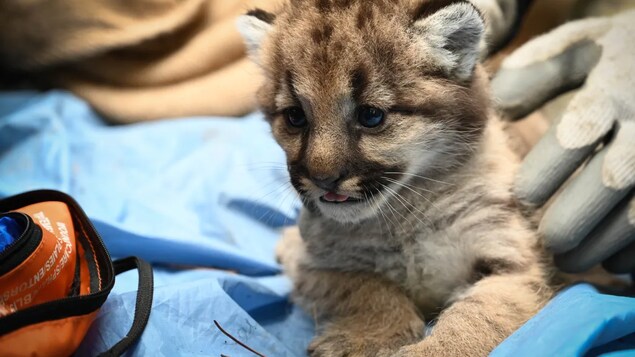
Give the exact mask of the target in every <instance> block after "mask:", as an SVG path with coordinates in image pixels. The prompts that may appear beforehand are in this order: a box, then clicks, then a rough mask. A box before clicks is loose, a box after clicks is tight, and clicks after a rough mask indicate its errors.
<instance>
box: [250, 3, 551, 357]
mask: <svg viewBox="0 0 635 357" xmlns="http://www.w3.org/2000/svg"><path fill="white" fill-rule="evenodd" d="M256 14H257V16H255V15H254V16H245V17H243V18H242V19H241V20H240V27H241V31H242V33H243V34H244V35H245V37H247V43H250V44H251V49H250V52H251V55H252V57H253V58H254V59H255V60H256V61H258V63H260V65H261V67H262V69H263V71H264V72H265V74H266V77H267V80H266V82H265V84H264V85H263V87H262V88H261V90H260V91H259V93H258V99H259V103H260V105H261V108H262V110H263V112H264V113H265V115H266V117H267V119H268V121H269V122H270V123H271V126H272V131H273V135H274V137H275V138H276V140H277V141H278V143H279V144H280V145H281V146H282V148H283V149H284V150H285V152H286V154H287V160H288V167H289V173H290V176H291V183H292V184H293V185H294V187H295V188H296V189H297V191H298V192H299V194H300V195H301V197H302V199H303V202H304V203H305V209H304V210H303V211H302V213H301V216H300V220H299V230H295V231H291V233H290V234H287V235H286V236H285V238H284V239H283V241H282V243H281V244H282V245H281V246H280V250H279V256H280V258H281V260H282V263H283V265H284V266H285V269H286V271H287V272H288V273H289V274H290V275H291V277H292V279H293V280H294V283H295V293H294V298H295V300H296V302H298V303H299V304H300V305H302V306H304V307H305V309H306V310H307V311H309V312H310V313H312V314H313V315H314V316H315V318H316V319H317V321H318V323H319V326H320V333H319V335H318V337H317V338H316V340H314V342H313V343H312V344H311V346H310V348H309V352H310V354H311V355H312V356H344V355H346V356H374V355H392V354H393V353H397V355H399V356H420V355H443V356H466V355H467V356H475V355H486V354H487V353H488V352H489V351H491V350H492V349H493V348H494V347H495V346H496V344H498V343H500V342H501V341H502V340H503V339H504V338H505V337H507V336H508V335H509V334H511V332H512V331H513V330H514V329H516V328H517V327H518V326H520V324H521V323H523V322H524V321H526V320H527V319H528V318H529V317H531V316H532V315H533V314H534V313H535V312H536V311H537V310H538V309H539V308H540V307H541V306H542V304H543V303H544V302H545V301H546V299H548V298H549V296H550V294H551V289H550V288H549V286H548V284H547V283H546V280H545V272H544V269H543V268H542V265H541V263H540V261H541V259H540V257H541V249H540V248H539V244H538V239H537V236H536V235H535V233H534V232H533V231H531V230H530V229H528V228H527V226H526V223H525V222H524V220H523V219H522V216H521V215H520V213H519V212H518V210H517V209H516V207H515V205H514V199H513V197H512V195H511V193H510V192H511V191H510V187H511V184H512V179H513V176H514V171H515V167H516V166H517V158H516V157H515V156H514V155H513V154H512V152H511V151H510V149H509V148H508V147H507V143H506V140H507V139H506V137H505V135H504V134H503V130H502V126H501V124H500V123H499V122H498V120H497V118H495V116H494V115H493V113H492V111H491V109H490V100H489V95H488V93H487V86H488V84H487V78H486V76H485V74H484V73H483V71H482V70H481V69H480V68H479V66H478V65H477V63H476V59H477V58H478V55H479V52H478V49H479V43H480V41H481V36H482V33H483V28H484V24H483V20H482V18H481V16H480V14H479V12H478V11H477V10H476V9H475V8H474V7H473V6H472V5H471V4H470V3H469V2H466V1H450V0H447V1H446V0H444V1H441V0H435V1H425V0H399V1H388V0H384V1H381V0H377V1H362V0H348V1H345V0H339V1H338V0H291V1H290V2H288V3H287V4H286V5H285V6H284V7H283V8H282V9H281V11H280V12H279V13H278V14H276V15H273V14H266V15H263V14H262V13H260V12H256ZM250 36H251V37H250ZM367 106H371V107H373V108H378V109H380V110H381V111H383V112H385V113H386V114H385V120H384V122H383V124H381V125H380V126H378V127H376V128H366V127H363V126H360V124H359V122H358V115H359V113H360V110H361V109H360V108H364V107H367ZM289 108H301V110H302V111H303V112H304V113H305V114H306V120H307V124H306V126H304V127H294V126H293V125H290V124H289V121H288V117H287V115H286V113H288V110H289ZM329 177H336V178H338V179H337V180H336V181H333V182H334V183H332V185H331V186H330V187H333V188H332V190H333V191H334V192H335V191H336V192H337V193H338V194H341V195H346V196H349V197H351V198H354V199H356V200H358V201H356V202H345V203H341V204H334V203H328V202H324V201H323V200H321V197H323V196H324V195H325V193H326V192H328V190H326V189H324V185H323V184H322V183H323V182H324V180H325V178H329ZM321 182H322V183H321ZM329 190H331V188H329ZM300 236H301V238H300ZM439 312H441V314H440V316H439V319H438V321H437V323H436V327H435V328H434V331H433V332H432V334H431V335H430V336H428V337H426V338H425V339H423V329H422V326H423V319H424V317H425V316H435V315H437V314H438V313H439ZM427 353H430V354H427Z"/></svg>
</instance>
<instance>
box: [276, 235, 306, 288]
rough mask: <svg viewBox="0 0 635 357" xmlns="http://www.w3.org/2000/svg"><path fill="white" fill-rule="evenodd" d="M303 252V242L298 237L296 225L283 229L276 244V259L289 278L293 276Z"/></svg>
mask: <svg viewBox="0 0 635 357" xmlns="http://www.w3.org/2000/svg"><path fill="white" fill-rule="evenodd" d="M304 254H305V250H304V242H303V241H302V237H300V230H299V229H298V227H290V228H286V229H284V231H283V232H282V237H281V238H280V240H279V241H278V244H277V245H276V260H277V261H278V263H280V264H281V265H282V268H283V270H284V272H285V273H286V274H287V275H288V276H289V277H291V279H294V278H295V276H296V272H297V267H298V264H299V262H300V261H301V260H302V258H303V256H304Z"/></svg>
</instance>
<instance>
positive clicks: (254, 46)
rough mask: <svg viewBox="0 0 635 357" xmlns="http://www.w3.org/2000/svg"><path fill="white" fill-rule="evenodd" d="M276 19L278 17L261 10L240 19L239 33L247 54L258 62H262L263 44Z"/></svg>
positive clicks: (238, 24)
mask: <svg viewBox="0 0 635 357" xmlns="http://www.w3.org/2000/svg"><path fill="white" fill-rule="evenodd" d="M275 19H276V15H274V14H272V13H270V12H267V11H264V10H260V9H254V10H251V11H249V12H247V13H246V14H245V15H242V16H239V17H238V20H237V22H236V24H237V26H238V32H240V34H241V35H242V37H243V40H244V41H245V45H246V46H247V53H248V54H249V56H250V57H251V58H252V59H253V60H254V61H256V62H259V60H260V48H261V45H262V42H263V41H264V39H265V38H266V37H267V33H268V32H269V31H270V30H271V28H272V27H273V22H274V20H275Z"/></svg>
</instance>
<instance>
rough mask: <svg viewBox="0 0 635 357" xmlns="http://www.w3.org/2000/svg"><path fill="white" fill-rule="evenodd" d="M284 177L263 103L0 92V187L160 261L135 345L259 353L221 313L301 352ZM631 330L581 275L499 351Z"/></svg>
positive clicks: (565, 349)
mask: <svg viewBox="0 0 635 357" xmlns="http://www.w3.org/2000/svg"><path fill="white" fill-rule="evenodd" d="M287 180H288V178H287V173H286V169H285V164H284V156H283V153H282V152H281V150H280V149H279V148H278V146H277V145H276V144H275V143H274V142H273V140H272V139H271V137H270V132H269V128H268V125H267V124H266V123H265V122H264V121H263V120H262V118H261V115H259V114H254V115H251V116H248V117H245V118H241V119H224V118H187V119H178V120H171V121H165V122H153V123H142V124H135V125H128V126H109V125H107V124H105V123H104V122H103V121H102V120H101V119H100V118H99V117H98V116H96V115H95V114H94V113H93V112H92V111H91V110H90V108H89V107H88V106H87V105H86V104H85V103H84V102H83V101H81V100H79V99H77V98H75V97H73V96H72V95H70V94H67V93H64V92H49V93H44V94H36V93H30V92H19V93H3V94H0V197H6V196H9V195H13V194H17V193H20V192H24V191H27V190H32V189H39V188H52V189H57V190H61V191H65V192H67V193H69V194H71V195H72V196H74V197H75V198H76V199H77V200H78V201H79V203H80V204H81V205H82V207H84V209H85V210H86V212H87V213H88V215H89V216H90V217H91V218H92V220H93V221H94V222H95V226H96V227H97V229H98V231H99V232H100V233H101V235H102V237H103V238H104V241H105V243H106V245H107V246H108V249H109V250H110V252H111V253H112V254H113V255H114V256H119V257H123V256H128V255H137V256H141V257H143V258H145V259H147V260H149V261H151V262H153V263H155V264H156V266H157V268H156V272H155V279H156V290H155V298H154V302H153V310H152V315H151V317H150V322H149V325H148V327H147V329H146V331H145V332H144V334H143V336H142V338H141V340H140V342H139V343H138V344H137V345H136V347H135V348H134V350H133V351H132V352H131V353H130V355H135V356H137V355H138V356H219V355H220V354H221V353H222V354H225V355H228V356H232V357H235V356H249V355H250V354H249V352H247V351H245V350H244V349H242V347H240V346H238V345H237V344H235V343H234V342H233V341H231V340H230V339H229V338H227V337H226V336H224V335H223V334H221V333H220V332H219V331H218V329H217V328H216V327H215V326H214V323H213V321H214V320H217V321H218V322H219V323H220V324H221V326H222V327H223V328H225V329H226V330H228V332H230V333H232V334H233V335H234V336H236V337H238V338H239V339H240V340H241V341H243V342H245V343H247V344H248V345H250V346H251V347H252V348H254V349H256V350H258V351H259V352H261V353H263V354H265V355H267V356H303V355H305V352H304V351H305V348H306V345H307V344H308V342H309V341H310V339H311V337H312V336H313V322H312V321H311V319H310V318H309V317H308V316H307V315H306V314H304V313H303V312H302V311H300V310H299V309H298V308H297V307H295V306H293V305H291V304H290V303H289V301H288V294H289V290H290V283H289V281H288V280H287V279H286V278H284V277H283V276H281V275H280V274H279V267H278V266H277V264H276V263H275V261H274V255H273V249H274V245H275V241H276V239H277V237H278V235H279V229H280V228H281V227H282V226H284V225H289V224H292V223H293V222H294V220H295V218H296V216H297V213H298V209H299V203H298V201H297V199H296V198H295V195H294V193H293V191H292V189H291V187H290V186H289V184H288V181H287ZM184 267H198V268H196V269H184ZM201 267H208V268H201ZM209 268H219V269H223V270H224V271H221V270H213V269H209ZM227 271H229V272H227ZM135 289H136V275H135V272H128V273H125V274H124V275H122V276H120V277H118V278H117V283H116V286H115V289H114V290H113V292H112V294H111V295H110V297H109V298H108V300H107V302H106V303H105V305H104V306H103V308H102V310H101V312H100V314H99V316H98V318H97V320H96V322H95V324H93V326H92V327H91V329H90V331H89V333H88V335H87V337H86V339H85V341H84V343H83V344H82V346H81V347H80V350H79V351H78V355H80V356H90V355H94V354H96V353H98V352H100V351H103V350H105V349H107V348H108V347H109V346H111V345H112V344H114V343H115V342H116V341H117V340H119V339H120V338H121V337H122V336H124V335H125V333H126V332H127V330H128V328H129V326H130V324H131V319H132V314H133V311H134V301H135ZM633 334H635V300H633V299H630V298H624V297H615V296H608V295H602V294H599V293H597V292H595V291H594V290H592V289H591V288H590V287H588V286H580V287H574V288H572V289H569V290H567V291H566V292H564V293H562V294H561V295H560V296H559V297H558V298H557V299H556V300H554V301H553V302H552V303H551V304H550V305H549V306H548V307H547V308H545V309H544V310H543V311H542V312H541V313H540V314H539V315H538V316H537V317H536V318H534V319H532V320H531V321H530V322H529V323H527V324H526V325H525V326H524V327H523V328H521V329H520V330H519V331H518V332H517V333H516V334H515V335H514V336H512V337H511V338H510V339H508V340H507V341H506V342H505V343H503V345H501V346H500V347H499V348H498V349H497V350H496V351H495V352H494V355H495V356H511V355H512V354H513V355H514V356H515V357H517V356H532V357H533V356H576V355H584V354H585V353H590V355H600V354H604V355H607V356H624V355H629V354H630V355H635V353H633V346H634V345H635V344H634V343H633V342H634V341H635V338H633ZM629 349H630V350H629ZM589 351H591V352H589Z"/></svg>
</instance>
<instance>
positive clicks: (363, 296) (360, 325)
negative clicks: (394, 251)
mask: <svg viewBox="0 0 635 357" xmlns="http://www.w3.org/2000/svg"><path fill="white" fill-rule="evenodd" d="M295 285H296V290H295V300H296V302H298V303H299V304H300V305H301V306H303V307H304V308H305V309H306V311H308V312H309V313H310V314H312V315H313V316H314V318H315V319H316V322H317V324H318V336H317V337H316V338H315V339H314V340H313V342H312V343H311V345H310V346H309V355H310V356H313V357H316V356H325V357H337V356H348V357H362V356H389V355H390V354H392V353H394V352H395V351H397V350H398V349H399V348H400V347H402V346H405V345H408V344H410V343H414V342H416V341H419V340H420V339H421V337H422V336H423V329H424V323H423V320H422V319H421V317H420V316H419V314H418V312H417V309H416V307H415V306H414V304H413V303H412V302H411V301H410V299H409V298H408V297H407V296H406V295H405V294H404V293H403V292H402V291H401V289H400V288H399V287H397V286H396V285H394V284H392V283H390V282H388V281H385V280H383V279H381V278H379V277H378V276H375V275H372V274H361V273H346V272H338V271H327V270H315V269H307V268H304V267H302V266H300V269H299V270H298V275H297V280H296V281H295Z"/></svg>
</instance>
